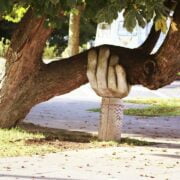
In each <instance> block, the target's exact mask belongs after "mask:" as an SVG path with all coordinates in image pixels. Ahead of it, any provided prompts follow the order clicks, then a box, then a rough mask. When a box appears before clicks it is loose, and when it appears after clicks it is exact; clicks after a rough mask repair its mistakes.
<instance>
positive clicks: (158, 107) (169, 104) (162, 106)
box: [88, 98, 180, 116]
mask: <svg viewBox="0 0 180 180" xmlns="http://www.w3.org/2000/svg"><path fill="white" fill-rule="evenodd" d="M125 102H126V103H134V104H148V105H150V106H149V107H146V108H131V109H125V110H124V114H125V115H131V116H180V98H172V99H161V98H150V99H132V100H125ZM88 111H91V112H100V108H93V109H89V110H88Z"/></svg>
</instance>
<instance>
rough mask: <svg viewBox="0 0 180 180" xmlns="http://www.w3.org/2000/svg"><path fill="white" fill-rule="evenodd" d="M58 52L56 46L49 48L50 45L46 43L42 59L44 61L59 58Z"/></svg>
mask: <svg viewBox="0 0 180 180" xmlns="http://www.w3.org/2000/svg"><path fill="white" fill-rule="evenodd" d="M58 52H59V51H58V48H57V45H54V46H50V44H49V42H48V43H46V47H45V48H44V53H43V58H45V59H53V58H56V57H58V56H60V54H59V53H58Z"/></svg>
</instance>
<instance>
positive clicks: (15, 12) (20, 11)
mask: <svg viewBox="0 0 180 180" xmlns="http://www.w3.org/2000/svg"><path fill="white" fill-rule="evenodd" d="M26 11H27V8H24V7H21V6H17V5H14V6H13V8H12V11H11V12H10V13H9V14H8V15H5V16H4V17H3V18H4V19H5V20H7V21H11V22H13V23H18V22H19V21H21V19H22V17H23V16H24V14H25V13H26Z"/></svg>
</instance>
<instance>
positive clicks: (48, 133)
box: [19, 123, 156, 147]
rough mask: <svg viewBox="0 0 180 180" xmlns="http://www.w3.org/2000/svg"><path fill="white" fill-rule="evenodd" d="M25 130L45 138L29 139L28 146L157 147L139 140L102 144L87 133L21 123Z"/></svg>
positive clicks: (125, 139) (152, 143)
mask: <svg viewBox="0 0 180 180" xmlns="http://www.w3.org/2000/svg"><path fill="white" fill-rule="evenodd" d="M19 127H20V128H22V129H23V130H25V131H27V132H30V133H42V134H43V135H44V138H40V139H37V138H36V139H27V140H26V143H27V144H37V143H38V144H44V143H54V142H55V143H56V144H57V143H58V142H66V143H67V142H69V143H81V144H82V143H83V144H89V147H109V146H116V147H118V146H123V145H129V146H151V145H155V144H156V143H154V142H148V141H141V140H137V139H130V138H122V139H121V141H120V142H115V141H109V142H102V141H98V138H97V136H95V135H92V134H90V133H86V132H79V131H68V130H63V129H55V128H47V127H41V126H37V125H34V124H30V123H28V124H27V123H21V124H20V125H19Z"/></svg>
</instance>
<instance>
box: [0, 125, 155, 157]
mask: <svg viewBox="0 0 180 180" xmlns="http://www.w3.org/2000/svg"><path fill="white" fill-rule="evenodd" d="M152 144H154V143H151V142H146V141H139V140H135V139H129V138H123V139H122V141H121V142H113V141H110V142H99V141H98V140H97V137H95V136H92V135H91V134H88V133H83V132H72V131H66V130H58V129H49V128H43V127H39V126H34V125H31V124H23V125H21V127H19V128H14V129H10V130H8V129H0V157H16V156H32V155H44V154H47V153H56V152H60V151H66V150H76V149H87V148H101V147H112V146H113V147H118V146H124V145H130V146H149V145H152Z"/></svg>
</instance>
